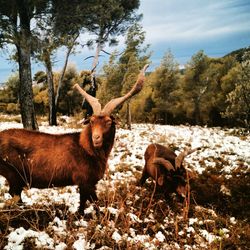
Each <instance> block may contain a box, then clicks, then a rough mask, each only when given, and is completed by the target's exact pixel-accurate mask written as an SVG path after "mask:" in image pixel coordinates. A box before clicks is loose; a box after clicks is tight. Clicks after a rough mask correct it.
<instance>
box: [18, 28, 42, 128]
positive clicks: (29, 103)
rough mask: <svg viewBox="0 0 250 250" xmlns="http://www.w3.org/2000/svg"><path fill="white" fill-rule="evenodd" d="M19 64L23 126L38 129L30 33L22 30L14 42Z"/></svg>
mask: <svg viewBox="0 0 250 250" xmlns="http://www.w3.org/2000/svg"><path fill="white" fill-rule="evenodd" d="M16 48H17V53H18V64H19V78H20V89H19V102H20V109H21V117H22V123H23V127H24V128H26V129H33V130H38V124H37V121H36V116H35V108H34V103H33V90H32V76H31V63H30V54H31V37H30V33H29V32H26V31H25V30H22V31H21V32H20V40H19V42H18V43H17V44H16Z"/></svg>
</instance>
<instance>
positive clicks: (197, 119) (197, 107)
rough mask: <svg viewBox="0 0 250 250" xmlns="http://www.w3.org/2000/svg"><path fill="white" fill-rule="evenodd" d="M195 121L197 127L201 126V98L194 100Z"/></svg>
mask: <svg viewBox="0 0 250 250" xmlns="http://www.w3.org/2000/svg"><path fill="white" fill-rule="evenodd" d="M194 119H195V124H196V125H201V112H200V98H194Z"/></svg>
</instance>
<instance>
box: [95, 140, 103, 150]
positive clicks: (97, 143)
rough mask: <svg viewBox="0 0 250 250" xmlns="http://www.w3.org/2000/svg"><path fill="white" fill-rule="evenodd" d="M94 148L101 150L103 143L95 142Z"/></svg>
mask: <svg viewBox="0 0 250 250" xmlns="http://www.w3.org/2000/svg"><path fill="white" fill-rule="evenodd" d="M93 146H94V148H96V149H99V148H101V147H102V141H96V142H95V141H93Z"/></svg>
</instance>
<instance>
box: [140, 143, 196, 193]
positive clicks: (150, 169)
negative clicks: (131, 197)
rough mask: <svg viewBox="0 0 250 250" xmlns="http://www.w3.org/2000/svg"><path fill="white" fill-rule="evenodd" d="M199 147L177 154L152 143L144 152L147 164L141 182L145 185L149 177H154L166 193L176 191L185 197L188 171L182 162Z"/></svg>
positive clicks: (158, 186) (159, 187) (158, 185)
mask: <svg viewBox="0 0 250 250" xmlns="http://www.w3.org/2000/svg"><path fill="white" fill-rule="evenodd" d="M197 149H198V148H196V149H192V150H190V149H186V150H184V151H183V152H182V153H180V154H179V155H178V156H177V155H176V154H175V153H174V152H173V151H172V150H171V149H170V148H167V147H165V146H162V145H160V144H150V145H149V146H148V147H147V149H146V151H145V154H144V159H145V166H144V169H143V173H142V177H141V179H140V181H139V184H140V185H143V184H144V183H145V181H146V179H147V178H149V177H152V178H153V179H154V180H155V181H156V185H157V188H158V189H160V190H162V191H163V192H164V193H165V194H167V195H168V194H170V193H173V192H176V193H177V194H179V195H180V196H182V197H184V196H185V194H186V185H187V177H188V176H187V175H188V172H187V170H186V169H185V167H184V166H183V164H182V163H183V160H184V158H185V157H186V156H187V155H189V154H191V153H193V152H194V151H196V150H197Z"/></svg>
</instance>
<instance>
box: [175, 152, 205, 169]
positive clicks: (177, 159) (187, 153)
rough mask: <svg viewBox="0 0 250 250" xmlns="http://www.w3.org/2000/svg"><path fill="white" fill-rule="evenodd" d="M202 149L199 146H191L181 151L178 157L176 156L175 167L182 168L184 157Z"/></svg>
mask: <svg viewBox="0 0 250 250" xmlns="http://www.w3.org/2000/svg"><path fill="white" fill-rule="evenodd" d="M199 149H201V148H200V147H198V148H194V149H190V148H186V149H185V150H184V151H183V152H181V153H180V154H179V155H178V156H177V157H176V158H175V168H176V169H177V168H180V167H181V164H182V162H183V160H184V158H185V157H186V156H187V155H190V154H192V153H193V152H195V151H197V150H199Z"/></svg>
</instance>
